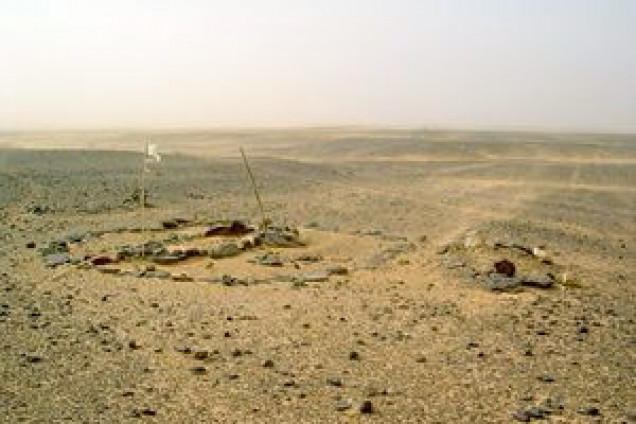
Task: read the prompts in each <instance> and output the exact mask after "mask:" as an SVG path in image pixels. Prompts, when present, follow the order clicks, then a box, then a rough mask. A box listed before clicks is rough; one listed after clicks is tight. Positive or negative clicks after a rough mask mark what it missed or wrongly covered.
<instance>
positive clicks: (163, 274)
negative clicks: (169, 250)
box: [143, 270, 172, 280]
mask: <svg viewBox="0 0 636 424" xmlns="http://www.w3.org/2000/svg"><path fill="white" fill-rule="evenodd" d="M143 277H145V278H158V279H161V280H166V279H168V278H171V277H172V274H170V273H169V272H168V271H163V270H156V271H146V272H144V273H143Z"/></svg>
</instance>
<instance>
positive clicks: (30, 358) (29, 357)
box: [24, 353, 44, 364]
mask: <svg viewBox="0 0 636 424" xmlns="http://www.w3.org/2000/svg"><path fill="white" fill-rule="evenodd" d="M24 357H25V359H26V361H27V362H28V363H30V364H36V363H38V362H42V361H44V357H43V356H42V355H40V354H37V353H27V354H25V355H24Z"/></svg>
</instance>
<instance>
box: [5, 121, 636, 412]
mask: <svg viewBox="0 0 636 424" xmlns="http://www.w3.org/2000/svg"><path fill="white" fill-rule="evenodd" d="M146 138H151V139H153V141H155V142H157V143H158V144H159V146H160V149H161V150H163V151H164V152H167V153H168V154H166V155H165V156H164V158H163V161H162V163H161V164H160V165H159V166H158V167H155V168H154V170H153V171H152V172H151V173H150V174H148V175H147V182H148V188H149V191H150V199H149V201H150V203H151V204H152V205H153V207H151V208H146V210H145V212H144V213H145V222H146V223H147V225H146V226H147V227H148V228H149V229H150V230H149V231H147V232H145V233H141V232H140V231H139V228H140V225H141V211H140V209H139V208H138V207H137V204H136V203H134V202H130V201H127V200H129V199H130V197H131V195H132V193H133V191H134V190H135V187H137V185H138V180H139V170H140V155H139V153H135V152H133V150H135V148H136V147H138V146H139V145H140V144H141V143H143V141H144V140H145V139H146ZM239 145H242V146H244V147H245V148H246V150H247V153H248V155H250V157H251V163H252V166H253V170H254V173H255V175H256V177H257V180H258V183H259V186H260V187H261V191H262V195H263V199H264V203H265V209H266V212H267V214H268V216H269V217H270V218H271V219H272V220H273V221H274V222H276V223H281V224H286V225H290V226H294V227H298V228H299V230H300V235H301V238H302V239H303V240H304V241H305V242H306V246H304V247H298V248H264V247H261V248H257V249H254V250H251V251H248V252H245V253H243V254H241V255H239V256H236V257H232V258H228V259H214V260H213V259H210V258H199V259H195V260H190V261H187V262H184V263H182V264H181V263H180V264H179V265H175V266H167V267H159V268H162V269H168V271H170V272H171V273H173V274H175V275H176V274H180V273H182V272H183V273H187V274H188V275H190V276H192V277H193V279H194V281H172V280H171V279H160V278H137V277H136V276H134V275H132V274H133V272H134V271H135V270H138V269H139V268H140V267H144V266H145V265H147V264H145V263H144V261H138V262H135V263H126V264H123V263H122V264H117V265H116V267H117V268H120V269H122V270H130V274H124V275H115V274H108V273H104V272H100V271H99V270H97V269H94V268H90V267H85V266H81V265H80V266H78V265H71V264H66V265H62V266H59V267H56V268H47V267H46V266H45V265H44V261H43V258H42V256H41V254H40V253H39V249H41V248H42V247H44V246H46V245H47V243H49V242H50V241H51V240H55V239H58V238H64V237H68V235H69V234H77V233H79V234H83V235H86V234H92V236H91V237H85V239H84V240H83V241H82V242H75V243H70V248H71V253H72V254H73V255H76V256H85V255H88V256H95V255H99V254H107V255H112V254H114V253H115V252H116V251H117V249H118V247H119V246H121V245H122V244H135V243H142V242H145V241H147V240H150V239H164V238H167V237H170V236H174V234H175V233H179V231H186V232H188V231H189V232H197V231H199V230H200V229H201V228H205V224H206V223H209V222H212V221H214V220H218V219H246V220H251V221H252V222H256V221H257V220H258V219H259V215H258V208H257V206H256V204H255V201H254V200H253V198H252V195H251V189H250V187H249V183H248V180H247V178H246V175H245V171H244V169H243V167H242V164H241V162H240V157H239V156H238V151H237V148H238V146H239ZM0 149H1V150H0V241H1V243H0V293H1V295H0V335H1V336H2V337H1V341H0V377H1V381H2V382H3V384H2V385H1V386H0V417H2V418H0V421H3V422H8V423H9V422H11V423H13V422H38V423H40V422H135V421H145V422H166V423H167V422H179V423H181V422H183V423H201V422H220V423H233V422H235V423H266V422H272V423H277V422H294V423H296V422H306V423H323V422H378V423H393V422H411V423H435V422H439V423H476V422H479V423H481V422H484V423H485V422H494V423H506V422H520V421H523V420H526V419H527V420H539V418H538V416H537V417H534V416H533V415H532V414H533V413H536V414H538V415H543V418H544V419H545V420H547V421H548V422H562V423H578V422H581V423H587V422H604V423H605V422H606V423H619V422H634V421H635V420H636V410H635V408H636V389H634V388H635V387H636V323H635V320H636V312H635V311H636V309H635V306H636V296H635V295H636V288H635V286H634V281H635V276H636V249H635V246H636V137H634V136H617V135H616V136H615V135H567V134H554V135H552V134H522V133H471V132H450V131H425V130H418V131H415V130H398V129H394V130H380V129H378V130H361V129H353V128H350V129H306V130H300V129H295V130H269V131H266V130H262V131H257V130H241V131H239V130H232V131H220V130H219V131H208V132H205V131H200V132H195V131H184V132H172V133H168V132H141V131H140V132H135V133H126V132H116V131H111V132H86V133H73V132H57V133H47V132H40V133H1V134H0ZM175 217H182V218H186V219H188V220H190V221H191V224H188V225H185V227H184V228H183V229H180V230H161V229H160V228H161V227H160V225H159V223H160V222H161V221H162V220H166V219H170V218H175ZM71 238H72V237H71ZM197 240H199V239H197ZM211 242H212V241H211V240H199V241H197V243H203V244H205V243H211ZM497 243H499V244H497ZM513 244H514V245H519V246H524V247H528V248H530V249H531V248H534V247H541V251H544V252H546V254H547V255H548V257H549V258H550V262H551V263H550V264H549V265H546V264H544V263H542V262H541V261H540V260H539V259H540V258H534V257H533V256H532V255H528V254H527V253H524V252H522V251H519V249H516V250H515V249H510V248H507V247H501V246H509V245H513ZM497 246H499V247H497ZM264 253H270V254H274V255H278V256H280V257H281V258H282V259H283V265H282V266H281V267H276V268H272V267H265V266H262V265H258V264H254V263H252V262H250V260H252V259H254V258H256V257H258V256H259V255H262V254H264ZM303 257H313V258H315V259H314V260H311V261H307V260H303V259H302V258H303ZM502 259H509V260H511V261H513V262H514V263H515V264H516V265H517V268H518V270H519V272H530V271H534V270H536V269H540V270H547V271H549V272H551V273H552V274H553V275H554V277H555V280H556V281H555V283H554V285H553V287H551V288H549V289H542V288H536V287H522V288H521V289H520V290H515V291H510V292H499V291H493V290H491V289H490V288H488V287H487V286H486V285H484V282H483V278H484V277H485V276H487V275H488V273H489V272H491V271H492V268H493V264H494V262H496V261H499V260H502ZM336 265H338V266H341V267H344V268H346V269H347V270H348V271H349V272H348V274H347V275H332V276H331V277H329V278H328V279H327V281H317V282H311V281H310V282H307V283H305V284H297V283H296V282H294V281H293V279H290V278H288V277H289V276H290V275H296V274H299V273H301V274H302V273H316V272H320V271H321V270H323V269H325V268H327V267H331V266H336ZM224 274H229V275H232V276H236V277H240V278H244V279H250V278H251V279H252V280H254V281H256V280H259V279H264V280H267V281H264V282H260V283H254V284H246V285H242V284H240V285H224V284H221V283H218V282H214V281H215V278H220V277H221V276H222V275H224ZM252 280H250V281H252ZM365 405H366V408H365V407H364V406H365ZM532 407H535V409H530V408H532ZM524 411H525V412H524ZM528 411H530V412H528ZM515 414H516V415H515ZM630 420H632V421H630Z"/></svg>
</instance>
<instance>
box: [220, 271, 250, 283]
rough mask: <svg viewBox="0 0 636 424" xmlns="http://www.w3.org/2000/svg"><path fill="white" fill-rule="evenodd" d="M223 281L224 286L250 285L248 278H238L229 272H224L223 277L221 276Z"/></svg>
mask: <svg viewBox="0 0 636 424" xmlns="http://www.w3.org/2000/svg"><path fill="white" fill-rule="evenodd" d="M221 283H223V285H224V286H239V285H243V286H246V285H248V282H247V281H246V280H243V279H241V278H237V277H233V276H231V275H229V274H224V275H223V277H221Z"/></svg>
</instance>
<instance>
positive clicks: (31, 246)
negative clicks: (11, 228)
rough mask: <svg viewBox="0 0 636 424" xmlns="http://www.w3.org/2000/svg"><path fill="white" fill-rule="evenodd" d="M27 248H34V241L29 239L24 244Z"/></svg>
mask: <svg viewBox="0 0 636 424" xmlns="http://www.w3.org/2000/svg"><path fill="white" fill-rule="evenodd" d="M26 247H27V249H34V248H35V242H33V241H30V242H28V243H27V244H26Z"/></svg>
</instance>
